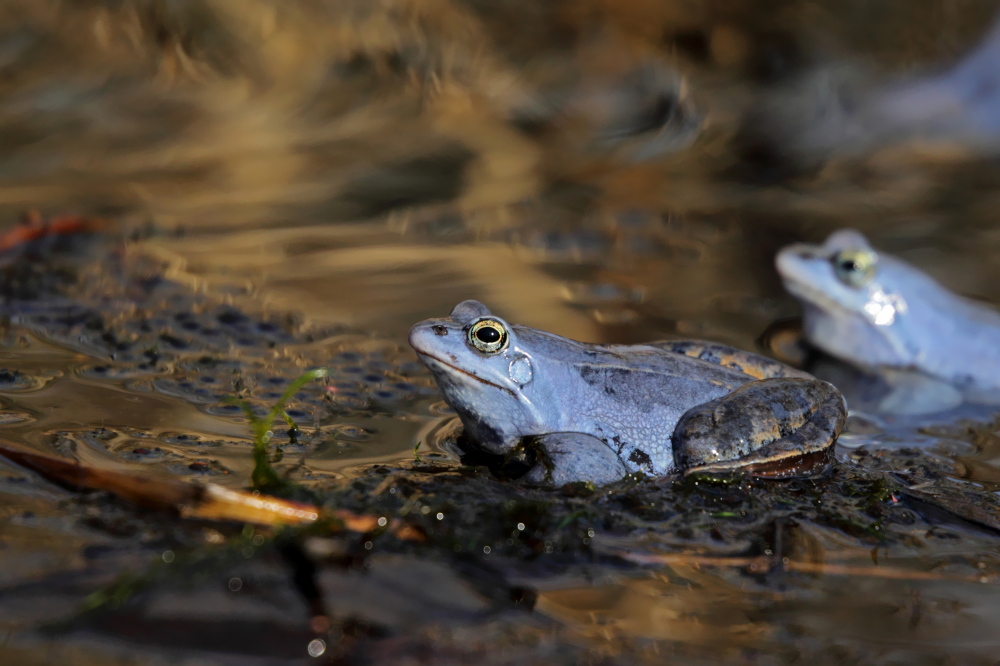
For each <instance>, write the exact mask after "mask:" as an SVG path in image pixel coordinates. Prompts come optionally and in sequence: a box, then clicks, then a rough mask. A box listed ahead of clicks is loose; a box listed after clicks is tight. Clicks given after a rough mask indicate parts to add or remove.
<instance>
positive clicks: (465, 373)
mask: <svg viewBox="0 0 1000 666" xmlns="http://www.w3.org/2000/svg"><path fill="white" fill-rule="evenodd" d="M414 351H416V352H417V356H425V357H427V358H429V359H433V360H435V361H437V362H438V363H440V364H441V365H443V366H445V367H448V368H451V369H452V370H454V371H455V372H460V373H462V374H463V375H466V376H467V377H472V378H473V379H475V380H476V381H477V382H481V383H483V384H486V385H487V386H492V387H493V388H498V389H500V390H501V391H506V392H507V393H510V394H511V395H512V396H513V397H514V399H515V400H517V399H518V396H517V394H516V393H514V391H511V390H510V389H509V388H507V387H506V386H500V385H499V384H494V383H493V382H491V381H490V380H488V379H483V378H482V377H477V376H476V375H474V374H472V373H471V372H468V371H466V370H462V369H461V368H458V367H455V366H454V365H452V364H451V363H448V362H446V361H442V360H441V359H440V358H438V357H437V356H435V355H434V354H428V353H427V352H423V351H420V350H419V349H415V350H414Z"/></svg>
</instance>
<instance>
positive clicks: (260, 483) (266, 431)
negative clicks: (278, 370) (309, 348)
mask: <svg viewBox="0 0 1000 666" xmlns="http://www.w3.org/2000/svg"><path fill="white" fill-rule="evenodd" d="M327 374H328V373H327V370H326V368H317V369H315V370H310V371H309V372H306V373H303V374H302V375H300V376H299V377H297V378H296V379H295V380H293V381H292V383H291V384H289V385H288V388H286V389H285V392H284V393H282V394H281V397H280V398H278V400H277V401H276V402H275V403H274V404H273V405H272V406H271V409H270V410H269V411H268V412H267V414H266V415H265V416H264V417H263V418H261V417H259V416H257V415H256V414H254V411H253V407H251V406H250V404H249V403H248V402H247V401H246V400H242V399H240V398H237V397H234V396H229V397H227V398H226V399H225V402H226V403H227V404H231V405H236V406H238V407H239V408H240V409H242V410H243V413H244V414H246V417H247V420H248V421H250V433H251V434H252V435H253V463H254V465H253V472H251V474H250V486H251V487H252V488H253V489H254V490H260V491H266V492H271V493H274V492H279V491H281V490H284V489H286V488H287V487H288V486H289V485H290V484H289V483H288V481H286V480H285V479H283V478H282V477H281V476H279V475H278V473H277V472H276V471H275V469H274V467H272V466H271V462H272V460H271V457H270V456H269V455H268V449H267V445H268V444H270V442H271V438H272V437H274V431H273V430H271V426H272V424H273V423H274V420H275V419H277V418H278V417H279V416H280V417H281V418H282V419H283V420H284V421H285V423H287V424H288V431H289V438H290V439H291V441H292V442H294V441H295V436H296V433H297V432H298V426H296V425H295V421H293V420H292V417H290V416H289V415H288V412H286V411H285V405H286V404H287V403H288V401H289V400H291V399H292V396H294V395H295V394H296V393H298V391H299V389H301V388H302V387H303V386H305V385H306V384H308V383H309V382H311V381H313V380H314V379H321V378H323V377H326V376H327ZM277 460H280V457H279V458H276V459H275V462H276V461H277Z"/></svg>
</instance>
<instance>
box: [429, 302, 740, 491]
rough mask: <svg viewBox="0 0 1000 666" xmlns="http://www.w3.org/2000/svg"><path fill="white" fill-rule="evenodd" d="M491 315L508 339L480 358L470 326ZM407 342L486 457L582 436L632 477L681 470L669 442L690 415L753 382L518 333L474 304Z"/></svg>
mask: <svg viewBox="0 0 1000 666" xmlns="http://www.w3.org/2000/svg"><path fill="white" fill-rule="evenodd" d="M485 317H489V318H492V319H495V320H496V321H498V322H500V323H501V324H503V325H504V327H505V328H506V330H507V332H508V336H509V343H508V346H507V348H506V349H504V350H503V351H501V352H499V353H495V354H487V353H483V352H480V351H478V350H477V349H476V348H475V347H474V346H473V345H472V344H471V343H470V341H469V339H468V329H469V327H470V326H471V325H472V324H473V323H475V322H477V321H479V320H480V319H483V318H485ZM409 339H410V345H411V346H412V347H413V348H414V350H415V351H416V352H417V355H418V357H419V358H420V360H421V361H422V362H423V363H424V364H425V365H426V366H427V367H428V368H429V369H430V370H431V372H432V373H433V374H434V377H435V379H436V380H437V383H438V385H439V387H440V388H441V392H442V394H443V396H444V398H445V401H446V402H447V403H448V404H449V405H450V406H451V407H452V408H453V409H454V410H455V411H456V412H457V413H458V414H459V417H460V418H461V419H462V422H463V424H464V426H465V429H466V431H467V432H468V433H469V435H470V436H471V437H473V438H474V439H475V440H476V441H477V442H478V443H479V444H480V445H481V446H483V447H484V448H486V449H487V450H490V451H492V452H494V453H504V452H506V451H508V450H510V449H511V448H513V447H514V446H516V445H517V444H518V442H519V441H520V440H521V438H523V437H526V436H530V435H545V434H549V433H559V432H568V433H573V432H576V433H584V434H587V435H591V436H593V437H596V438H598V439H600V440H602V441H603V442H605V444H607V445H608V446H609V447H611V448H612V449H613V450H614V451H615V452H616V453H618V454H619V456H620V458H621V460H622V461H623V462H624V464H625V466H626V467H627V468H628V469H629V471H642V472H645V473H647V474H653V475H660V474H666V473H669V472H671V471H673V470H674V460H673V451H672V444H671V436H672V434H673V431H674V427H675V426H676V425H677V421H678V420H679V419H680V417H681V416H682V415H683V414H684V413H685V412H686V411H687V410H689V409H690V408H692V407H695V406H697V405H701V404H704V403H706V402H709V401H711V400H714V399H716V398H719V397H721V396H723V395H726V394H728V393H730V392H731V391H732V390H733V389H735V388H736V387H738V386H741V385H743V384H746V383H748V382H751V381H754V378H753V377H751V376H749V375H745V374H743V373H742V372H739V371H737V370H733V369H730V368H725V367H722V366H719V365H716V364H713V363H709V362H707V361H702V360H699V359H696V358H691V357H688V356H685V355H683V354H678V353H674V352H671V351H667V350H665V349H660V348H657V347H652V346H644V345H637V346H614V345H594V344H586V343H582V342H576V341H574V340H569V339H567V338H563V337H560V336H557V335H553V334H551V333H546V332H544V331H539V330H536V329H532V328H528V327H525V326H511V325H509V324H507V323H506V322H505V321H503V320H502V319H501V318H499V317H496V316H495V315H492V314H491V313H490V312H489V310H488V309H487V308H486V307H485V306H484V305H482V304H481V303H477V302H475V301H465V302H463V303H460V304H459V305H458V306H456V307H455V309H454V310H453V311H452V314H451V316H450V317H448V318H445V319H429V320H426V321H422V322H420V323H418V324H416V325H415V326H414V327H413V328H412V329H411V330H410V338H409ZM522 358H524V359H527V361H528V362H529V363H530V368H531V372H530V373H524V371H523V368H521V369H519V370H518V371H517V372H515V373H514V375H515V376H514V377H512V376H511V367H512V366H511V364H512V361H519V359H522ZM522 363H523V362H522V361H519V362H518V363H516V364H515V367H517V366H520V365H521V364H522ZM525 377H530V379H528V381H527V382H526V383H523V384H521V383H518V381H517V380H523V379H524V378H525Z"/></svg>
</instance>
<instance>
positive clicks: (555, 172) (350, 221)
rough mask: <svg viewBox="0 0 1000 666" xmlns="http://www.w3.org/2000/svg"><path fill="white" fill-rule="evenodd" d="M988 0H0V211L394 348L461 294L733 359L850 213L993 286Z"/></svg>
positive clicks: (600, 335) (908, 249)
mask: <svg viewBox="0 0 1000 666" xmlns="http://www.w3.org/2000/svg"><path fill="white" fill-rule="evenodd" d="M996 5H997V3H994V2H987V1H984V0H955V1H948V2H945V1H936V0H907V1H906V2H902V1H901V2H880V3H870V2H863V1H860V0H858V1H850V0H848V1H838V2H819V1H812V2H805V1H801V0H769V1H766V2H749V1H742V0H741V1H733V0H726V1H718V2H714V1H711V0H703V1H699V2H692V1H690V0H685V1H676V2H675V1H673V0H656V1H654V0H640V1H635V0H630V1H629V2H618V1H614V2H612V1H610V0H584V1H582V2H580V1H573V2H569V1H566V2H560V1H550V2H543V3H534V2H530V3H529V2H518V1H516V0H504V1H502V2H479V1H478V0H421V1H408V0H383V1H378V2H373V1H369V0H363V1H358V2H354V1H352V0H340V1H336V2H334V1H330V2H323V1H320V0H312V1H309V2H269V1H265V0H252V1H249V2H248V1H243V0H240V1H235V0H233V1H229V0H176V1H170V2H167V1H161V0H88V1H86V2H77V1H72V2H71V1H65V2H60V1H56V0H45V1H36V0H30V1H28V0H25V1H17V0H15V1H11V2H6V3H4V6H3V7H2V8H0V12H2V18H0V30H2V33H0V73H2V76H0V86H2V95H0V136H2V137H3V146H4V150H3V152H2V155H0V216H2V219H4V220H5V222H4V223H5V224H13V223H14V222H15V221H16V219H17V217H18V216H19V215H20V214H21V213H22V212H23V211H24V210H25V209H27V208H37V209H40V210H41V211H42V212H43V213H44V214H63V213H78V214H87V215H100V216H103V217H106V218H108V219H110V220H112V221H113V222H114V223H115V224H119V225H121V226H122V227H123V228H125V229H136V228H142V229H145V230H146V232H147V233H148V234H152V236H153V238H151V239H150V241H149V244H148V246H147V247H146V250H148V251H150V252H159V253H160V254H161V256H164V257H168V258H170V260H171V261H173V265H174V266H175V268H176V269H177V270H178V271H180V272H184V273H188V274H190V276H191V277H192V279H195V280H196V281H201V282H203V283H206V284H209V283H212V284H214V283H224V284H227V285H229V286H230V287H232V288H236V289H241V288H248V289H253V290H255V293H257V294H258V297H259V298H260V299H264V300H268V299H272V300H276V301H279V302H280V303H281V304H282V305H281V307H282V308H283V309H285V310H297V311H302V312H305V313H306V314H308V315H309V316H310V317H317V318H320V319H328V320H330V321H337V322H349V323H353V324H358V325H364V326H369V327H374V328H375V329H376V330H378V331H379V332H380V333H383V334H386V335H395V336H397V337H398V336H400V335H401V334H402V333H403V332H405V329H406V328H407V327H408V326H409V324H410V323H412V322H413V321H415V320H417V319H419V318H422V317H424V316H429V315H440V314H443V313H444V312H446V311H447V310H448V309H450V306H451V305H452V304H454V303H455V302H457V301H458V300H461V299H462V298H466V297H477V298H480V299H482V300H484V301H487V302H489V303H490V304H491V305H493V306H494V308H495V309H497V311H499V312H501V313H502V314H504V315H505V316H508V317H510V318H512V319H514V320H518V321H522V322H523V323H528V324H532V325H536V326H542V327H548V328H551V329H553V330H556V331H558V332H560V333H566V334H575V335H576V337H581V338H585V339H590V340H611V339H615V340H622V341H628V340H634V339H638V338H642V337H644V336H648V335H650V334H654V333H656V332H663V331H664V329H667V330H669V329H672V328H676V329H677V330H679V331H681V332H683V333H685V334H698V335H709V334H712V336H714V337H724V338H729V341H735V342H740V343H742V344H743V345H746V343H747V342H748V336H750V335H756V333H757V332H759V330H758V329H759V328H760V327H761V325H762V324H763V323H765V320H768V319H771V318H773V316H774V315H775V312H774V308H775V307H780V306H781V304H780V303H773V302H770V301H768V300H767V299H768V298H771V297H780V290H779V289H778V287H777V282H776V280H775V278H774V277H773V271H772V270H771V269H770V262H771V256H772V254H773V251H774V250H775V249H776V248H777V247H779V246H780V245H781V244H783V243H785V242H787V241H790V240H793V239H799V238H809V239H815V238H819V237H821V236H823V235H825V233H826V232H827V231H828V230H829V229H832V228H835V227H840V226H846V225H852V226H856V227H859V228H861V229H863V230H864V231H866V232H869V233H871V234H872V235H873V236H874V241H875V242H876V244H880V245H881V246H883V247H885V248H886V249H887V250H890V251H895V252H897V253H902V254H903V255H904V256H906V257H907V258H910V259H914V260H915V261H917V263H918V264H920V265H922V266H925V267H927V268H928V269H929V270H931V272H932V273H936V274H940V275H946V276H948V277H949V280H947V282H950V283H951V286H953V287H954V288H956V289H958V290H960V291H964V292H966V293H972V294H978V295H985V296H991V295H992V293H991V292H992V287H991V286H992V285H994V284H996V279H995V278H996V277H997V276H995V275H994V274H993V269H992V268H991V266H990V264H991V262H987V261H977V262H975V264H976V265H977V269H976V271H968V270H962V271H956V270H955V267H956V264H962V265H964V266H968V265H969V263H970V258H973V259H975V258H983V259H985V258H986V257H988V256H989V255H990V254H991V248H992V247H993V246H994V243H995V242H996V232H995V231H994V227H995V225H994V224H993V210H994V209H995V206H994V201H995V199H994V197H995V194H994V191H995V187H994V185H995V183H996V175H997V168H996V163H995V160H994V156H993V148H996V147H997V145H998V141H997V139H998V137H1000V134H998V132H1000V113H994V111H997V110H1000V101H998V99H997V95H998V93H997V92H996V85H995V83H996V81H995V78H996V76H995V74H994V73H993V70H994V69H995V67H992V66H991V65H992V63H993V62H994V61H992V60H990V58H989V56H990V52H989V45H990V44H992V42H991V41H990V31H991V25H992V22H993V19H994V14H995V9H996ZM993 48H994V50H995V51H997V52H1000V45H994V46H993ZM977 49H979V51H982V50H983V49H986V53H985V56H984V55H982V54H979V60H978V61H976V60H975V56H977V54H978V53H979V51H977ZM970 60H971V62H970ZM963 65H964V66H965V70H960V71H958V72H957V73H955V72H956V69H955V68H961V67H962V66H963ZM949 77H950V78H949ZM915 109H922V111H920V112H916V111H915ZM991 123H992V124H991ZM178 234H183V237H182V238H177V235H178ZM348 280H349V281H350V285H351V288H350V289H344V288H343V285H344V284H345V281H348ZM233 285H236V286H235V287H233ZM732 318H735V319H737V320H738V321H739V322H743V323H740V324H737V328H738V330H736V331H730V330H726V329H727V328H728V327H729V326H730V325H729V324H727V323H726V321H727V320H728V319H732ZM622 327H625V328H624V329H623V328H622ZM739 329H742V330H739ZM734 337H735V338H736V339H735V340H734V339H733V338H734Z"/></svg>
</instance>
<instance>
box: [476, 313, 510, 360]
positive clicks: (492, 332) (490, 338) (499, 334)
mask: <svg viewBox="0 0 1000 666" xmlns="http://www.w3.org/2000/svg"><path fill="white" fill-rule="evenodd" d="M469 343H470V344H471V345H472V346H473V347H475V348H476V349H478V350H479V351H481V352H484V353H486V354H496V353H498V352H502V351H503V350H504V349H506V348H507V329H506V328H504V325H503V324H501V323H500V322H498V321H497V320H496V319H481V320H479V321H477V322H476V323H475V324H473V325H472V326H471V327H470V328H469Z"/></svg>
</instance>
